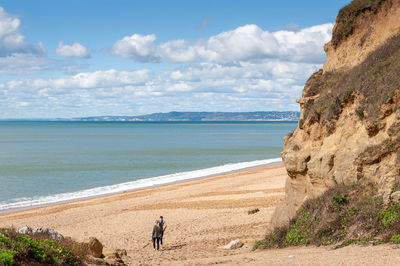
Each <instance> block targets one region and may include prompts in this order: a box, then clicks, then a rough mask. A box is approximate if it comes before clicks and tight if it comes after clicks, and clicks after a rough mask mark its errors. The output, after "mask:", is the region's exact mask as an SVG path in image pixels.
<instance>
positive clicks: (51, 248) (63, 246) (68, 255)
mask: <svg viewBox="0 0 400 266" xmlns="http://www.w3.org/2000/svg"><path fill="white" fill-rule="evenodd" d="M84 257H85V250H83V249H82V248H81V246H80V244H79V243H77V242H74V241H72V240H71V239H63V240H61V241H53V240H49V239H47V238H46V236H44V235H42V236H38V237H36V236H35V237H32V236H29V235H24V234H19V233H17V232H16V231H15V230H13V229H9V228H1V229H0V265H5V266H9V265H32V264H33V265H40V264H45V265H80V264H82V261H83V258H84Z"/></svg>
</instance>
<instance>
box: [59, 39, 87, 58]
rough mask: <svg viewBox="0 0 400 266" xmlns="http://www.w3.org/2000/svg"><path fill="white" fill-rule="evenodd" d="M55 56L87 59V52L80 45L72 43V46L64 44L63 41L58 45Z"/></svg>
mask: <svg viewBox="0 0 400 266" xmlns="http://www.w3.org/2000/svg"><path fill="white" fill-rule="evenodd" d="M56 54H58V55H60V56H65V57H79V58H89V57H90V53H89V50H88V49H87V48H86V47H85V46H83V45H82V44H80V43H77V42H75V43H73V44H72V45H68V44H64V42H63V41H61V42H59V43H58V47H57V49H56Z"/></svg>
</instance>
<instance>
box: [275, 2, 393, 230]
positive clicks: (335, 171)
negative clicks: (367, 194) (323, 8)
mask: <svg viewBox="0 0 400 266" xmlns="http://www.w3.org/2000/svg"><path fill="white" fill-rule="evenodd" d="M325 51H326V54H327V62H326V64H325V65H324V68H323V70H320V71H318V72H316V73H314V74H313V75H312V76H311V77H310V79H309V80H308V81H307V83H306V85H305V87H304V90H303V93H302V97H301V98H300V99H298V103H299V104H300V107H301V117H300V121H299V125H298V127H297V128H296V130H295V131H294V132H292V133H291V134H290V135H289V136H287V137H286V138H285V145H284V151H283V153H282V159H283V162H284V164H285V167H286V169H287V172H288V175H289V178H288V180H287V182H286V201H285V203H284V204H282V205H281V206H279V207H278V208H277V209H276V211H275V214H274V217H273V221H272V222H273V224H274V225H280V224H282V223H286V222H288V220H289V219H290V218H292V217H293V216H294V215H295V213H296V211H297V210H298V208H299V207H300V206H301V205H302V203H303V202H305V201H306V200H307V199H310V198H315V197H316V196H319V195H321V194H322V193H323V192H325V191H326V190H327V189H329V188H332V187H334V186H336V185H338V184H345V185H348V184H352V183H354V182H356V181H358V180H361V179H363V180H365V179H368V180H369V181H371V182H373V183H374V184H376V188H377V189H378V192H379V193H380V194H381V195H383V197H384V201H385V202H386V203H389V202H390V201H391V200H393V199H392V198H393V197H392V196H391V195H392V193H393V192H395V191H396V190H400V185H399V181H400V152H399V148H400V108H398V107H399V106H400V90H399V88H400V1H399V0H354V1H353V2H352V3H350V4H349V5H348V6H346V7H344V8H343V9H342V10H341V11H340V12H339V14H338V17H337V19H336V25H335V27H334V30H333V36H332V40H331V42H329V43H327V44H326V45H325Z"/></svg>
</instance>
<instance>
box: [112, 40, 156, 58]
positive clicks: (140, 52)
mask: <svg viewBox="0 0 400 266" xmlns="http://www.w3.org/2000/svg"><path fill="white" fill-rule="evenodd" d="M155 39H156V36H155V35H154V34H151V35H145V36H143V35H140V34H133V35H132V36H126V37H124V38H123V39H122V40H119V41H117V42H116V43H115V44H114V46H113V48H112V53H113V54H115V55H119V56H121V57H123V58H129V59H132V60H135V61H139V62H158V60H159V58H158V55H156V54H155V48H156V46H155V44H154V41H155Z"/></svg>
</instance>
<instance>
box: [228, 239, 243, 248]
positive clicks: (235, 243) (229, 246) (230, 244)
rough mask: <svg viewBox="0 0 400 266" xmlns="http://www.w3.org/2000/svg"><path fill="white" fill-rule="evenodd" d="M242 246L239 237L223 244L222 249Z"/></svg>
mask: <svg viewBox="0 0 400 266" xmlns="http://www.w3.org/2000/svg"><path fill="white" fill-rule="evenodd" d="M241 247H243V243H242V241H240V239H236V240H232V241H231V242H230V243H229V244H228V245H226V246H224V249H238V248H241Z"/></svg>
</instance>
